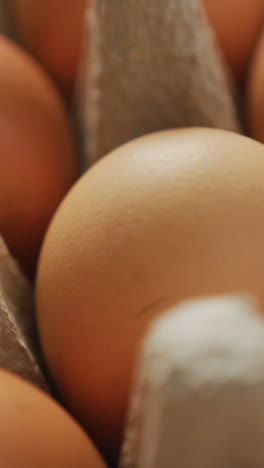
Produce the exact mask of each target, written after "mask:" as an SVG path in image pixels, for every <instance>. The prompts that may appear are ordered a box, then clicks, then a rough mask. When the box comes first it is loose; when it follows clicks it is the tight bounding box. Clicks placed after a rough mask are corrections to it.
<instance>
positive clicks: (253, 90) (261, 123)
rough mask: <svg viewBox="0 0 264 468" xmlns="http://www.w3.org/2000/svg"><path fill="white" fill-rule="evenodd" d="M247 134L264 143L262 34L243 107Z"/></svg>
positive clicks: (263, 43)
mask: <svg viewBox="0 0 264 468" xmlns="http://www.w3.org/2000/svg"><path fill="white" fill-rule="evenodd" d="M245 121H246V126H247V131H248V134H249V135H250V136H251V137H252V138H255V139H256V140H259V141H261V142H262V143H264V32H263V33H262V35H261V37H260V40H259V42H258V44H257V47H256V50H255V53H254V56H253V59H252V63H251V66H250V71H249V76H248V82H247V89H246V105H245Z"/></svg>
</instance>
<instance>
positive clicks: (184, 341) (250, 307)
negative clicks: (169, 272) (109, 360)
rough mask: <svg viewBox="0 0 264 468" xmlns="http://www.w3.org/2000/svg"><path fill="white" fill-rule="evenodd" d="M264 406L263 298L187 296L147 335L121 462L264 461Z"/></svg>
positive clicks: (217, 467)
mask: <svg viewBox="0 0 264 468" xmlns="http://www.w3.org/2000/svg"><path fill="white" fill-rule="evenodd" d="M263 408H264V320H263V317H262V316H261V313H260V312H259V309H258V305H257V304H256V302H255V300H254V299H253V298H252V297H250V296H247V295H233V296H220V297H213V298H202V299H199V300H197V299H196V300H193V301H186V302H184V303H182V304H181V305H179V306H178V307H176V308H174V309H172V310H170V311H168V312H167V313H166V314H164V315H163V316H162V317H160V318H159V319H157V320H156V321H155V322H154V323H153V324H152V325H151V328H150V330H149V332H148V333H147V335H146V337H145V341H144V344H143V346H142V350H141V355H140V359H139V362H138V372H137V375H136V378H135V383H134V388H133V392H132V398H131V407H130V411H129V417H128V423H127V431H126V436H125V442H124V444H123V449H122V454H121V459H120V464H119V468H161V467H162V468H175V467H176V466H177V467H179V468H182V467H184V468H197V467H203V468H212V467H214V468H223V467H239V466H251V467H256V468H257V467H261V466H263V464H264V446H263V432H264V418H263Z"/></svg>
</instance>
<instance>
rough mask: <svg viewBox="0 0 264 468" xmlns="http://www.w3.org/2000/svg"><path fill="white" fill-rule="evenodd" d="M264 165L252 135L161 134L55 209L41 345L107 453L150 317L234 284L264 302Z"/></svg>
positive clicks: (42, 267)
mask: <svg viewBox="0 0 264 468" xmlns="http://www.w3.org/2000/svg"><path fill="white" fill-rule="evenodd" d="M263 173H264V146H263V145H262V144H260V143H258V142H256V141H254V140H252V139H250V138H247V137H245V136H241V135H238V134H234V133H232V132H227V131H223V130H215V129H206V128H189V129H177V130H168V131H162V132H158V133H154V134H150V135H146V136H143V137H141V138H138V139H135V140H134V141H131V142H129V143H127V144H125V145H123V146H121V147H120V148H117V149H116V150H114V151H112V152H111V153H110V154H108V155H107V156H105V157H104V158H102V159H101V160H100V161H99V162H97V163H96V164H95V165H94V166H93V167H92V168H91V169H89V170H88V171H87V172H86V173H85V174H84V175H83V176H82V177H81V178H80V179H79V181H78V182H77V183H76V184H75V185H74V186H73V188H72V189H71V191H70V193H69V194H68V195H67V196H66V198H65V199H64V200H63V202H62V203H61V205H60V207H59V209H58V210H57V212H56V214H55V216H54V218H53V220H52V222H51V224H50V227H49V229H48V232H47V235H46V237H45V241H44V244H43V247H42V251H41V256H40V262H39V266H38V274H37V284H36V305H37V323H38V331H39V336H40V342H41V345H42V349H43V353H44V357H45V360H46V363H47V365H48V369H49V372H50V375H51V377H52V379H53V382H54V383H55V385H56V388H57V390H58V391H59V394H60V395H61V396H62V398H63V401H64V402H65V404H66V405H67V407H68V408H69V409H70V410H71V411H72V413H73V414H74V415H75V417H77V418H78V420H79V421H80V422H81V423H82V424H83V425H84V427H85V428H86V429H87V430H88V432H89V434H91V436H92V437H93V438H94V440H95V441H96V443H97V444H98V446H99V447H100V448H101V449H102V451H103V453H104V454H105V455H106V456H107V457H108V458H109V459H110V458H113V459H116V458H117V456H118V450H119V447H120V443H121V440H122V434H123V427H124V420H125V415H126V411H127V404H128V398H129V393H130V388H131V378H132V375H133V372H134V365H135V360H136V356H137V352H138V348H139V344H140V342H141V340H142V337H143V335H144V333H145V330H146V328H147V326H148V324H149V322H150V321H151V320H152V319H153V318H154V317H156V316H158V315H159V314H161V313H162V312H163V311H165V310H166V309H167V308H168V307H170V306H172V305H175V304H177V303H178V302H179V301H182V300H184V299H186V298H191V297H199V296H210V295H217V294H222V293H224V294H228V293H233V292H234V291H237V290H238V291H241V290H246V291H248V292H250V293H251V294H254V295H255V296H256V297H257V298H258V300H259V303H260V305H261V306H263V307H264V294H263V280H262V277H263V270H264V254H263V232H264V211H263V206H264V184H263ZM65 363H67V365H65Z"/></svg>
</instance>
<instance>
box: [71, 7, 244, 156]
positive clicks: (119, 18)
mask: <svg viewBox="0 0 264 468" xmlns="http://www.w3.org/2000/svg"><path fill="white" fill-rule="evenodd" d="M78 105H79V108H80V110H81V111H80V115H81V125H82V127H83V131H84V136H85V139H86V156H87V165H90V164H92V163H94V162H95V161H96V160H98V159H99V158H101V157H102V156H104V155H105V154H106V153H108V152H109V151H111V150H113V149H114V148H116V147H117V146H119V145H121V144H122V143H125V142H127V141H129V140H131V139H133V138H135V137H138V136H141V135H143V134H145V133H149V132H154V131H158V130H163V129H167V128H171V127H184V126H207V127H218V128H222V129H227V130H233V131H240V126H239V122H238V116H237V110H236V105H235V100H234V97H233V91H232V85H231V84H230V79H229V75H228V72H227V70H226V69H225V66H224V63H223V60H222V58H221V56H220V52H219V50H218V48H217V44H216V41H215V39H214V35H213V33H212V31H211V28H210V27H209V24H208V21H207V17H206V15H205V12H204V10H203V8H202V6H201V5H200V3H199V1H198V0H177V1H176V0H162V1H161V0H151V1H146V0H136V1H135V0H111V1H109V0H90V1H89V2H88V8H87V17H86V35H85V44H84V53H83V61H82V64H81V66H80V78H79V91H78Z"/></svg>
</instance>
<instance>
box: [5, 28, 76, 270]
mask: <svg viewBox="0 0 264 468" xmlns="http://www.w3.org/2000/svg"><path fill="white" fill-rule="evenodd" d="M78 167H79V161H78V154H77V148H76V143H75V139H74V135H73V130H72V125H71V121H70V117H69V116H68V113H67V111H66V108H65V105H64V103H63V101H62V99H61V97H60V96H59V94H58V93H57V91H56V89H55V87H54V86H53V84H52V82H51V81H50V79H49V78H48V76H47V75H46V74H45V73H44V71H43V70H42V69H41V68H40V66H39V65H38V64H36V63H35V62H34V61H33V60H32V59H31V57H30V56H29V55H28V54H26V53H25V52H24V51H23V50H22V49H20V48H19V47H17V46H16V45H14V44H13V43H12V42H11V41H9V40H7V39H5V38H4V37H3V36H2V37H0V233H1V234H2V235H3V237H4V239H5V241H6V243H7V244H8V247H9V249H10V250H11V252H12V254H13V255H14V256H15V257H16V258H17V259H18V260H19V261H20V262H21V264H22V265H23V267H24V268H25V269H26V270H27V271H28V270H31V269H32V268H33V266H34V265H35V262H36V258H37V256H38V252H39V248H40V244H41V241H42V238H43V235H44V232H45V230H46V227H47V224H48V223H49V221H50V218H51V216H52V214H53V212H54V210H55V209H56V207H57V206H58V204H59V202H60V201H61V199H62V198H63V196H64V195H65V193H66V192H67V190H68V189H69V188H70V187H71V185H72V184H73V183H74V181H75V180H76V178H77V175H78V173H79V169H78Z"/></svg>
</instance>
